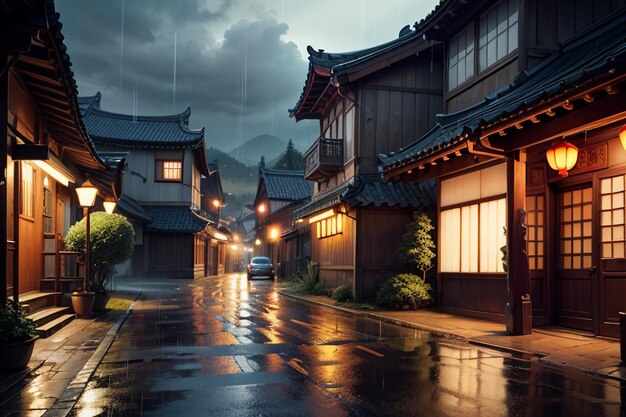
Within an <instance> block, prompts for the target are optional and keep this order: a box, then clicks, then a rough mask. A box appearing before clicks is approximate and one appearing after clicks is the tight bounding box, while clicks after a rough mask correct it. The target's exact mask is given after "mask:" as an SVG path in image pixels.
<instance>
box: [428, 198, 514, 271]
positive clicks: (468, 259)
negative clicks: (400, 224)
mask: <svg viewBox="0 0 626 417" xmlns="http://www.w3.org/2000/svg"><path fill="white" fill-rule="evenodd" d="M505 226H506V199H504V198H500V199H496V200H490V201H483V202H480V203H476V204H468V205H465V206H463V207H458V208H452V209H448V210H445V209H444V210H442V211H441V226H440V227H441V244H440V257H439V260H440V261H439V262H440V266H439V267H440V271H441V272H504V267H503V265H502V252H501V250H500V248H502V247H503V246H504V245H505V244H506V237H505V235H504V227H505Z"/></svg>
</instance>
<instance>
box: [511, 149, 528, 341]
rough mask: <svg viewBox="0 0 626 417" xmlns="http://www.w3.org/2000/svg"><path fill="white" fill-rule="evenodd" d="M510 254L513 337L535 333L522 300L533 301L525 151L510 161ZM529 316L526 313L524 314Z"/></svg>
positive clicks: (516, 154)
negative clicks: (528, 247) (528, 243)
mask: <svg viewBox="0 0 626 417" xmlns="http://www.w3.org/2000/svg"><path fill="white" fill-rule="evenodd" d="M506 169H507V175H506V176H507V185H506V186H507V201H506V204H507V228H506V230H507V236H506V240H507V252H508V263H507V266H508V268H507V269H508V272H507V278H508V289H509V305H510V307H507V308H505V314H507V317H510V316H509V314H508V313H509V312H510V313H512V317H510V318H511V319H512V321H508V322H507V327H508V328H509V329H508V330H509V331H511V332H512V334H514V335H522V334H529V333H531V332H532V330H531V329H532V309H530V310H529V311H528V312H527V311H526V310H525V309H524V302H525V301H523V300H527V301H528V302H530V270H529V267H528V254H527V253H526V250H527V249H526V229H527V228H526V152H525V151H519V152H515V153H514V155H512V156H509V158H507V166H506ZM525 313H527V314H525Z"/></svg>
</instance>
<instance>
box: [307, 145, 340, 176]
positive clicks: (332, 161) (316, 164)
mask: <svg viewBox="0 0 626 417" xmlns="http://www.w3.org/2000/svg"><path fill="white" fill-rule="evenodd" d="M342 168H343V139H327V138H322V137H320V138H318V139H317V140H316V141H315V142H314V143H313V145H311V147H310V148H309V149H308V150H307V151H306V152H305V154H304V178H306V179H307V180H311V181H319V180H322V179H324V178H327V177H329V176H332V175H334V174H335V173H336V172H337V171H340V170H341V169H342Z"/></svg>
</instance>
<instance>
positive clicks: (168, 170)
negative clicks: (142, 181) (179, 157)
mask: <svg viewBox="0 0 626 417" xmlns="http://www.w3.org/2000/svg"><path fill="white" fill-rule="evenodd" d="M156 180H157V181H172V182H180V181H182V180H183V161H160V160H157V161H156Z"/></svg>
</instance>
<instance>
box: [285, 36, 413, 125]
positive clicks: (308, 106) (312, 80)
mask: <svg viewBox="0 0 626 417" xmlns="http://www.w3.org/2000/svg"><path fill="white" fill-rule="evenodd" d="M416 39H419V37H418V36H417V32H415V31H412V30H411V29H410V27H409V26H406V27H404V28H403V29H402V30H401V31H400V35H399V36H398V38H396V39H393V40H391V41H389V42H386V43H383V44H380V45H376V46H373V47H371V48H366V49H362V50H359V51H353V52H342V53H331V52H325V51H324V50H323V49H320V50H317V51H316V50H315V49H314V48H312V47H311V46H308V47H307V52H308V54H309V57H308V59H309V68H308V72H307V77H306V81H305V82H304V87H303V89H302V93H301V95H300V98H299V99H298V102H297V103H296V105H295V106H294V108H293V109H290V110H289V114H290V116H291V117H295V118H296V120H301V119H307V118H315V117H317V116H319V115H316V114H315V107H316V103H318V98H319V97H320V96H323V95H324V93H325V92H326V91H327V88H328V85H329V82H330V80H331V75H337V74H340V73H342V72H345V71H347V70H348V69H349V68H350V66H352V65H357V64H361V63H363V62H365V61H369V60H372V59H375V58H376V57H378V56H380V55H382V54H384V53H386V52H388V51H391V50H393V49H395V48H398V47H400V46H402V45H404V44H407V43H409V42H412V41H414V40H416Z"/></svg>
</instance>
